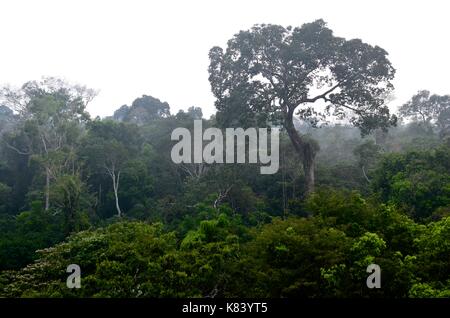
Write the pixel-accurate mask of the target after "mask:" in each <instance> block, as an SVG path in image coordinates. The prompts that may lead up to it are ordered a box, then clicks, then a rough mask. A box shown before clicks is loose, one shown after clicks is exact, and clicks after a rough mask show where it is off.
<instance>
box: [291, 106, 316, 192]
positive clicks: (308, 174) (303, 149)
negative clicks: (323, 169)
mask: <svg viewBox="0 0 450 318" xmlns="http://www.w3.org/2000/svg"><path fill="white" fill-rule="evenodd" d="M293 115H294V108H290V109H289V110H288V112H287V113H286V114H285V125H284V126H285V128H286V131H287V133H288V135H289V138H290V139H291V142H292V144H293V146H294V149H295V151H296V152H297V153H298V154H299V156H300V158H301V160H302V163H303V171H304V173H305V181H306V185H305V186H306V194H309V193H311V192H313V191H314V184H315V178H314V167H315V162H316V149H315V147H314V144H313V143H312V142H311V141H309V140H305V139H304V138H303V137H302V136H301V135H300V134H299V133H298V132H297V130H296V129H295V126H294V121H293Z"/></svg>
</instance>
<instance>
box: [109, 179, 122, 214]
mask: <svg viewBox="0 0 450 318" xmlns="http://www.w3.org/2000/svg"><path fill="white" fill-rule="evenodd" d="M111 177H112V180H113V190H114V197H115V199H116V210H117V216H118V217H121V216H122V211H121V210H120V205H119V194H118V192H119V180H120V171H119V173H118V174H117V179H116V174H115V172H114V171H113V173H112V175H111Z"/></svg>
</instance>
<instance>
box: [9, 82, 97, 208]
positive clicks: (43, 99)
mask: <svg viewBox="0 0 450 318" xmlns="http://www.w3.org/2000/svg"><path fill="white" fill-rule="evenodd" d="M95 95H96V92H95V91H94V90H92V89H89V88H87V87H85V86H80V85H73V84H70V83H67V82H65V81H64V80H61V79H58V78H54V77H44V78H43V79H42V80H41V81H29V82H27V83H25V84H23V85H22V87H21V88H20V89H11V88H9V87H3V88H1V89H0V101H2V102H3V104H5V105H6V106H8V107H9V108H10V109H12V110H14V111H15V112H16V113H17V116H18V120H19V125H17V127H16V128H15V130H14V131H12V132H10V133H9V135H8V136H6V137H5V141H6V144H7V147H8V148H10V149H12V150H14V151H15V152H16V153H18V154H20V155H25V156H30V158H31V159H33V160H36V161H37V162H38V163H40V165H41V166H42V168H43V170H44V173H45V191H44V192H45V210H48V209H49V207H50V181H51V180H52V179H53V180H55V179H57V178H58V177H59V176H61V175H62V174H64V171H65V170H69V171H70V172H71V174H74V173H75V168H74V167H75V161H76V160H75V157H74V152H75V143H76V142H77V140H78V137H79V136H80V134H81V129H82V127H83V126H84V125H85V124H86V123H87V122H88V121H89V120H90V118H89V114H88V113H87V112H86V106H87V105H88V103H89V102H90V101H91V100H92V99H93V98H94V97H95Z"/></svg>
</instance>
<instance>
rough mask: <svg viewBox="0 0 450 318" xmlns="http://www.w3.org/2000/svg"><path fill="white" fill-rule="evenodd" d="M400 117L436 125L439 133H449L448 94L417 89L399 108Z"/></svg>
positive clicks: (423, 123)
mask: <svg viewBox="0 0 450 318" xmlns="http://www.w3.org/2000/svg"><path fill="white" fill-rule="evenodd" d="M399 114H400V116H401V117H402V118H406V119H412V120H413V121H415V122H418V123H420V124H422V125H426V126H428V127H429V128H430V129H431V127H432V125H436V126H437V128H438V129H439V135H440V136H441V137H445V136H447V135H450V95H437V94H430V91H427V90H421V91H418V92H417V94H415V95H414V96H413V97H411V99H410V100H409V101H408V102H407V103H405V104H403V105H402V106H401V107H400V108H399Z"/></svg>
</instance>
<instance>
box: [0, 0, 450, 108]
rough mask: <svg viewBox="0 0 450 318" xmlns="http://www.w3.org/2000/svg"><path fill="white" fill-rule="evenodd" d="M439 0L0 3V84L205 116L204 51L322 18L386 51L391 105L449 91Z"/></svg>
mask: <svg viewBox="0 0 450 318" xmlns="http://www.w3.org/2000/svg"><path fill="white" fill-rule="evenodd" d="M449 4H450V2H449V1H447V0H442V1H438V0H427V1H401V0H389V1H385V0H376V1H373V0H372V1H368V0H364V1H362V0H359V1H357V0H356V1H350V0H339V1H338V0H334V1H333V0H330V1H324V0H320V1H319V0H307V1H305V0H296V1H288V0H286V1H282V0H272V1H263V0H255V1H253V0H221V1H218V0H209V1H206V0H205V1H200V0H189V1H186V0H185V1H169V0H160V1H150V0H147V1H137V0H136V1H134V0H126V1H125V0H123V1H100V0H87V1H85V0H59V1H58V0H37V1H36V0H34V1H33V0H30V1H25V0H0V30H1V33H0V36H1V37H0V41H1V44H0V85H3V84H6V83H10V84H12V85H21V84H22V83H24V82H26V81H28V80H32V79H39V78H40V77H41V76H59V77H63V78H66V79H67V80H69V81H72V82H77V83H80V84H85V85H87V86H89V87H91V88H95V89H98V90H99V91H100V93H99V95H98V97H97V98H96V99H95V100H94V101H93V102H92V104H90V106H89V108H88V110H89V112H90V113H91V114H92V115H100V116H106V115H111V114H112V113H113V111H114V110H115V109H117V108H118V107H120V106H121V105H123V104H128V105H130V104H131V103H132V101H133V100H134V99H135V98H137V97H139V96H141V95H143V94H147V95H152V96H154V97H157V98H159V99H161V100H162V101H167V102H168V103H169V104H170V106H171V111H172V113H176V112H177V111H178V109H180V108H182V109H187V108H188V107H189V106H192V105H195V106H200V107H202V109H203V113H204V114H205V115H207V117H209V115H211V114H212V113H214V112H215V108H214V104H213V103H214V97H213V95H212V93H211V92H210V86H209V82H208V71H207V69H208V63H209V61H208V51H209V49H210V48H211V47H213V46H215V45H220V46H222V47H223V46H224V45H225V44H226V41H227V40H228V39H229V38H231V37H232V35H233V34H235V33H237V32H238V31H239V30H242V29H248V28H250V27H251V26H252V25H253V24H256V23H273V24H282V25H285V26H287V25H292V26H300V25H302V24H303V23H305V22H311V21H314V20H316V19H319V18H323V19H324V20H325V21H326V22H328V26H329V27H330V28H331V29H332V30H334V32H335V34H336V35H338V36H342V37H345V38H348V39H349V38H361V39H362V40H363V41H365V42H367V43H370V44H373V45H375V44H376V45H379V46H381V47H383V48H384V49H386V50H387V51H388V52H389V55H390V60H391V62H392V63H393V65H394V67H395V68H396V69H397V75H396V79H395V86H396V92H395V95H396V97H397V99H396V100H395V101H394V103H393V104H394V106H396V105H399V104H401V103H403V102H404V101H406V100H407V99H409V98H410V97H411V96H412V95H413V94H414V93H415V92H416V91H417V90H419V89H429V90H430V91H432V92H434V93H438V94H447V93H450V81H449V80H448V75H449V74H450V63H449V57H450V40H449V39H450V37H449V33H450V18H449V12H450V10H449V9H450V5H449Z"/></svg>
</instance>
